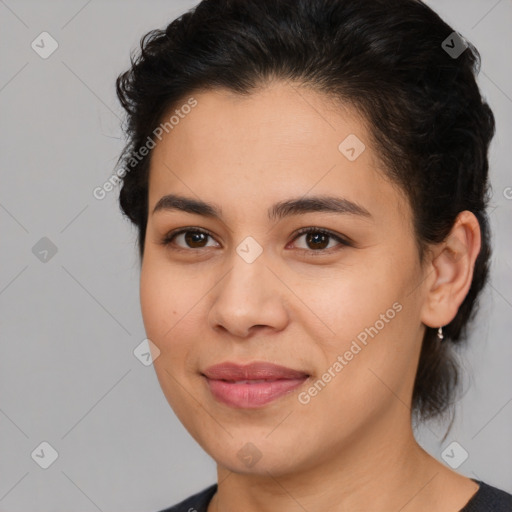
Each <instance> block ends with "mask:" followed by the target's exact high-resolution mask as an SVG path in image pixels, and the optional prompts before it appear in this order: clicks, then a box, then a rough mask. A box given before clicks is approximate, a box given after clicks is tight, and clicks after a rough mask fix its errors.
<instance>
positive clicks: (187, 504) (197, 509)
mask: <svg viewBox="0 0 512 512" xmlns="http://www.w3.org/2000/svg"><path fill="white" fill-rule="evenodd" d="M216 492H217V484H213V485H211V486H210V487H207V488H206V489H203V490H202V491H200V492H198V493H197V494H194V495H192V496H189V497H188V498H186V499H185V500H183V501H180V502H179V503H177V504H176V505H173V506H172V507H170V508H166V509H165V510H161V511H160V512H206V510H207V508H208V503H210V500H211V499H212V497H213V495H214V494H215V493H216Z"/></svg>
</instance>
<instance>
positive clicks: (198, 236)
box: [162, 229, 212, 250]
mask: <svg viewBox="0 0 512 512" xmlns="http://www.w3.org/2000/svg"><path fill="white" fill-rule="evenodd" d="M208 238H212V236H211V235H210V233H208V232H207V231H203V230H202V229H181V230H179V231H174V232H171V233H169V234H167V235H166V236H165V238H164V239H163V240H162V244H163V245H166V246H167V245H169V246H170V245H177V247H178V248H179V249H185V250H186V249H203V248H205V247H211V246H208V245H206V244H207V242H208ZM176 241H180V242H181V243H176Z"/></svg>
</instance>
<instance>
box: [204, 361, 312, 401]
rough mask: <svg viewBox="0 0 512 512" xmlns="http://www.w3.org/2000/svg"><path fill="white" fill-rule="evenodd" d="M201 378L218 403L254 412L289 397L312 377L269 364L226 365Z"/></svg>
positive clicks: (301, 372)
mask: <svg viewBox="0 0 512 512" xmlns="http://www.w3.org/2000/svg"><path fill="white" fill-rule="evenodd" d="M202 376H203V377H204V379H205V381H206V383H207V388H208V390H209V392H210V393H211V394H212V396H213V397H214V398H215V399H216V400H217V401H219V402H221V403H223V404H225V405H229V406H231V407H235V408H242V409H254V408H259V407H263V406H265V405H267V404H269V403H270V402H273V401H275V400H277V399H278V398H281V397H283V396H285V395H287V394H290V393H291V392H293V391H294V390H296V389H297V388H298V387H300V386H302V385H303V384H304V383H305V382H306V381H307V380H308V379H309V377H310V374H308V373H306V372H304V371H300V370H294V369H291V368H287V367H285V366H279V365H274V364H270V363H266V362H256V363H251V364H248V365H238V364H235V363H229V362H226V363H221V364H218V365H215V366H211V367H209V368H207V369H206V370H205V371H204V372H203V373H202Z"/></svg>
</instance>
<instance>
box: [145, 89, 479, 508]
mask: <svg viewBox="0 0 512 512" xmlns="http://www.w3.org/2000/svg"><path fill="white" fill-rule="evenodd" d="M193 96H194V98H196V100H197V101H198V105H197V106H196V107H195V108H194V109H193V110H192V112H191V113H190V114H189V115H187V116H186V117H185V118H184V119H182V120H181V121H180V122H179V124H178V125H176V126H175V127H174V129H173V130H172V131H170V132H169V133H168V134H166V135H165V136H164V138H163V139H162V140H161V141H160V142H158V144H157V146H156V147H155V149H154V150H153V154H152V157H151V166H150V177H149V215H148V224H147V234H146V239H145V252H144V256H143V261H142V267H141V281H140V298H141V307H142V315H143V320H144V325H145V329H146V333H147V336H148V338H149V339H150V340H151V341H152V342H153V343H154V345H155V346H156V347H157V348H158V350H159V351H160V352H159V355H158V357H157V358H156V359H155V361H154V367H155V371H156V373H157V376H158V379H159V382H160V385H161V387H162V390H163V392H164V394H165V397H166V399H167V401H168V402H169V404H170V406H171V407H172V409H173V410H174V412H175V413H176V415H177V416H178V418H179V420H180V421H181V422H182V423H183V425H184V426H185V428H186V429H187V430H188V432H189V433H190V434H191V435H192V436H193V438H194V439H195V440H196V441H197V442H198V443H199V444H200V445H201V446H202V448H203V449H204V450H205V451H206V452H207V453H208V454H210V455H211V457H212V458H213V459H214V460H215V461H216V463H217V473H218V482H219V488H218V492H217V493H216V495H215V496H214V498H213V499H212V501H211V502H210V505H209V508H208V511H209V512H212V511H216V510H219V511H223V512H235V511H236V510H244V511H247V512H253V511H258V512H265V511H275V510H280V511H283V512H287V511H290V512H291V511H297V510H304V509H305V510H309V511H314V510H325V511H332V512H335V511H336V512H337V511H346V510H350V511H355V510H372V512H380V511H390V510H393V511H395V510H400V511H402V512H408V511H413V510H414V511H415V512H422V511H432V510H436V511H438V512H455V511H458V510H460V508H462V507H463V506H464V505H465V503H466V502H467V501H468V500H469V499H470V497H471V496H472V495H473V494H474V493H475V492H476V491H477V489H478V484H476V483H475V482H473V481H472V480H470V479H469V478H466V477H464V476H462V475H459V474H458V473H456V472H454V471H452V470H451V469H449V468H448V467H447V466H445V465H443V464H441V463H439V462H438V461H437V460H436V459H434V458H433V457H431V456H430V455H429V454H428V453H426V452H425V451H424V450H423V449H422V448H421V447H420V446H419V445H418V443H417V442H416V440H415V439H414V436H413V432H412V427H411V412H410V403H411V396H412V388H413V383H414V377H415V373H416V368H417V362H418V357H419V351H420V346H421V341H422V338H423V335H424V331H425V326H426V325H428V326H431V327H436V328H437V327H438V326H442V325H446V324H448V323H449V322H450V321H451V320H452V319H453V317H454V316H455V314H456V313H457V310H458V308H459V306H460V304H461V303H462V301H463V299H464V297H465V296H466V294H467V292H468V290H469V287H470V285H471V280H472V274H473V267H474V262H475V259H476V257H477V255H478V251H479V249H480V230H479V226H478V221H477V220H476V218H475V216H474V215H473V214H471V213H470V212H467V211H466V212H462V213H461V214H460V215H459V217H458V219H457V222H456V224H455V226H454V228H453V229H452V232H451V233H450V236H449V237H448V239H447V240H446V241H445V242H443V243H442V244H439V245H438V246H435V247H432V251H431V252H429V253H428V257H427V259H426V261H425V263H424V265H420V261H419V255H418V250H417V247H416V245H415V239H414V234H413V231H412V211H411V209H410V206H409V204H408V202H407V200H406V198H405V197H404V196H403V194H402V192H401V190H400V189H399V188H397V187H396V186H395V185H393V184H392V183H391V182H390V181H389V180H387V179H386V178H385V177H384V174H383V173H382V171H381V170H380V169H379V159H378V156H379V155H378V152H377V151H376V150H375V149H374V148H373V146H372V144H371V139H370V135H369V132H368V130H367V127H366V125H365V122H364V119H363V118H362V117H361V116H360V115H358V113H357V111H355V110H352V109H351V108H350V107H348V106H345V107H344V108H341V107H340V106H339V105H338V107H337V108H335V106H334V104H333V103H332V102H329V101H328V98H326V97H324V96H322V95H320V94H319V93H316V92H314V91H312V90H311V89H306V88H304V87H302V88H300V87H298V86H292V84H289V83H284V82H280V81H276V82H273V83H271V84H267V85H266V86H265V87H263V86H262V87H261V88H259V89H258V90H257V91H256V92H254V93H253V94H251V95H249V96H243V97H242V96H239V95H236V94H234V93H232V92H228V91H225V90H211V91H203V92H198V93H197V94H194V95H193ZM349 134H355V135H356V136H357V137H358V138H359V139H360V140H361V141H363V142H364V144H365V145H366V149H365V150H364V151H363V153H362V154H361V155H360V156H359V157H358V158H357V159H356V160H355V161H349V160H348V159H347V158H346V157H345V156H344V155H343V154H342V153H341V152H340V151H339V150H338V145H339V144H340V142H341V141H343V140H344V139H345V138H346V137H347V136H348V135H349ZM171 193H172V194H177V195H181V196H185V197H187V198H192V199H200V200H202V201H207V202H210V203H215V204H217V205H218V206H219V207H220V208H221V209H222V218H221V219H215V218H209V217H205V216H201V215H198V214H193V213H187V212H183V211H179V210H160V211H158V212H156V213H154V214H152V212H153V209H154V207H155V205H156V204H157V202H158V201H159V200H160V198H161V197H162V196H164V195H166V194H171ZM322 194H325V195H336V196H338V197H343V198H346V199H349V200H350V201H352V202H355V203H357V204H358V205H360V206H362V207H364V208H365V209H366V210H368V211H369V212H370V214H371V218H369V217H362V216H358V215H354V214H347V213H344V214H340V213H330V212H309V213H305V214H304V213H303V214H298V215H293V216H289V217H285V218H283V219H281V220H279V221H276V220H272V221H271V220H269V219H268V217H267V209H268V208H270V207H271V206H272V205H273V204H274V203H276V202H279V201H285V200H288V199H291V198H299V197H303V196H307V197H309V196H312V195H322ZM303 227H320V228H322V229H327V230H330V231H332V232H334V233H335V234H337V235H339V236H341V237H348V238H349V239H351V240H352V241H353V245H352V246H346V245H342V244H340V243H339V242H338V241H336V240H335V239H334V238H329V237H328V238H326V239H323V240H324V242H325V243H324V245H321V244H320V245H321V248H320V249H319V248H318V245H315V241H314V240H313V242H311V240H310V241H309V243H308V238H307V235H300V236H297V235H296V234H295V233H296V231H297V230H298V229H300V228H303ZM177 228H190V229H191V230H192V231H193V229H194V228H202V229H203V230H208V231H209V232H211V233H212V236H211V237H205V238H204V239H202V241H201V239H199V243H197V242H196V245H194V243H193V240H194V239H193V240H192V244H191V243H190V241H189V243H188V244H187V239H186V238H185V236H184V235H178V237H177V238H175V239H174V241H173V242H172V243H171V244H170V245H168V246H165V245H163V244H162V243H161V242H162V240H163V239H164V237H165V235H166V234H167V233H169V232H170V231H171V230H175V229H177ZM248 236H251V237H253V238H254V239H255V240H256V241H257V242H258V244H259V245H260V246H261V247H262V249H263V253H262V254H261V255H260V256H259V257H258V258H257V259H256V260H255V261H254V262H252V263H247V262H246V261H245V260H244V259H243V258H242V257H240V256H239V254H238V253H237V252H236V248H237V246H238V245H239V244H240V243H241V242H242V241H243V240H244V239H245V238H246V237H248ZM317 236H318V235H317ZM196 240H197V239H196ZM320 240H321V241H322V239H320ZM316 243H317V244H318V241H317V242H316ZM179 249H181V251H180V250H179ZM397 302H398V303H399V304H400V305H401V306H402V309H401V310H400V312H398V313H396V315H395V316H394V318H393V319H392V320H390V321H389V322H387V323H385V326H384V327H383V328H382V329H380V330H379V332H378V334H377V335H376V336H375V337H374V338H369V341H368V343H367V345H366V346H364V347H363V349H362V350H361V351H360V352H359V353H358V354H357V355H356V356H354V358H353V359H352V360H351V361H349V362H348V364H347V365H346V366H344V367H343V369H342V371H340V372H338V373H337V374H336V376H335V377H334V378H332V379H331V381H330V382H329V383H328V384H327V385H326V386H325V387H324V388H323V389H322V390H321V392H319V393H318V394H317V395H316V396H314V397H312V398H311V400H310V401H309V403H307V404H302V403H300V402H299V400H298V393H299V392H301V391H304V390H307V389H308V388H309V387H310V386H311V385H312V382H315V381H317V380H318V378H320V377H321V376H322V375H323V374H324V373H325V372H326V371H327V369H328V368H329V367H332V365H333V363H334V362H335V361H336V360H337V357H338V355H340V354H341V355H343V354H344V353H345V352H346V351H347V350H348V349H349V348H350V345H351V343H352V341H353V340H354V339H356V337H357V335H358V334H359V333H361V331H364V329H365V328H366V327H369V326H373V325H374V324H375V323H376V321H377V320H378V319H379V318H381V317H380V315H381V314H383V313H385V312H386V311H387V310H388V309H389V308H391V307H392V305H393V304H394V303H397ZM155 353H156V352H155ZM223 361H234V362H236V363H240V364H243V363H247V362H250V361H268V362H272V363H275V364H281V365H283V366H287V367H291V368H294V369H299V370H303V371H305V372H307V373H308V374H310V375H311V377H310V378H309V379H308V382H306V383H305V384H304V385H303V386H302V387H301V388H300V389H298V390H296V391H294V392H292V393H290V394H288V395H286V396H284V397H281V398H279V399H278V400H275V401H274V402H271V403H270V404H268V405H266V406H264V407H261V408H258V409H252V410H250V409H237V408H233V407H229V406H227V405H224V404H222V403H220V402H218V401H216V400H215V398H214V397H213V396H212V395H211V394H210V392H209V390H208V387H207V385H206V383H205V380H204V378H203V377H202V376H201V371H202V370H204V369H206V368H207V367H209V366H211V365H214V364H217V363H220V362H223ZM248 442H250V443H252V444H253V445H254V446H255V447H256V449H257V450H258V452H259V453H260V454H261V458H260V459H259V460H258V461H257V463H256V464H254V465H252V466H251V467H249V466H247V465H246V464H245V463H244V462H243V461H242V460H241V459H240V458H239V457H238V456H237V453H238V451H239V450H240V449H241V448H242V447H244V445H246V443H248ZM253 450H254V449H253Z"/></svg>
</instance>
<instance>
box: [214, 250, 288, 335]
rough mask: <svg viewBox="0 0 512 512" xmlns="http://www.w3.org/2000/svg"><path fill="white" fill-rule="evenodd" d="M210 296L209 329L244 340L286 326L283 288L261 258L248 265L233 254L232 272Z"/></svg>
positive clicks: (286, 315) (284, 288) (286, 314)
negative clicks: (253, 334) (264, 331)
mask: <svg viewBox="0 0 512 512" xmlns="http://www.w3.org/2000/svg"><path fill="white" fill-rule="evenodd" d="M274 272H275V271H274ZM212 292H213V293H216V295H215V296H214V300H213V303H212V306H211V308H210V311H209V315H208V322H209V324H210V326H211V328H212V329H215V330H225V331H227V332H229V333H230V334H232V335H233V336H236V337H239V338H247V337H249V336H250V335H251V334H252V333H253V332H256V331H260V330H262V329H269V330H276V331H280V330H282V329H284V328H285V327H286V325H287V322H288V317H289V315H288V312H287V310H286V307H285V304H286V300H284V299H285V297H284V294H285V293H286V287H285V286H284V285H283V283H282V282H281V281H280V280H279V279H277V278H276V276H275V275H274V273H273V272H272V271H271V270H270V269H269V268H268V267H267V264H266V261H265V258H264V257H263V255H261V256H260V257H259V258H257V259H256V260H255V261H253V262H252V263H247V262H246V261H244V260H243V259H242V258H241V257H239V256H238V255H237V254H235V255H234V257H233V265H232V268H231V270H230V271H229V272H228V273H227V275H226V276H225V277H224V278H223V279H221V281H220V282H219V284H218V285H217V286H216V287H215V288H214V289H213V290H212Z"/></svg>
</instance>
